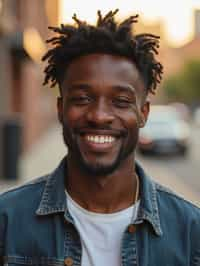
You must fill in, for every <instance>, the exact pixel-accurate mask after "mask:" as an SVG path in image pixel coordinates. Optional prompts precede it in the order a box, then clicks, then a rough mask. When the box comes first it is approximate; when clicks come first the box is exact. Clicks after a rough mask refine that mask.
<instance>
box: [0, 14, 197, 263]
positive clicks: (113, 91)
mask: <svg viewBox="0 0 200 266" xmlns="http://www.w3.org/2000/svg"><path fill="white" fill-rule="evenodd" d="M116 12H117V10H116V11H114V12H109V13H108V14H107V15H106V16H104V17H102V15H101V13H100V12H98V21H97V25H96V26H91V25H88V24H87V23H86V22H81V21H80V20H78V19H77V17H76V16H74V20H75V21H76V23H77V26H70V25H61V27H60V28H56V27H55V28H53V27H52V28H51V29H52V30H53V31H54V32H56V33H57V35H56V36H55V37H54V38H52V39H51V40H49V41H48V42H50V43H51V44H52V45H53V48H52V49H51V50H49V51H48V52H47V54H46V55H45V56H44V57H43V60H47V61H48V65H47V67H46V69H45V74H46V76H45V81H44V83H45V84H46V83H48V82H51V86H54V85H56V84H58V85H59V88H60V97H59V98H58V101H57V108H58V117H59V120H60V122H61V124H62V128H63V138H64V142H65V144H66V145H67V147H68V155H67V156H66V157H65V158H64V159H63V161H62V162H61V164H60V165H59V166H58V168H57V169H56V170H55V171H54V172H53V173H51V174H49V175H47V176H44V177H41V178H39V179H36V180H35V181H34V182H32V183H29V184H25V185H23V186H22V187H20V188H17V189H14V190H12V191H9V192H7V193H4V194H3V195H1V197H0V256H1V260H2V262H1V263H2V265H63V264H65V265H68V266H70V265H74V266H75V265H76V266H78V265H82V266H91V265H95V266H100V265H101V266H102V265H109V266H110V265H113V266H120V265H123V266H130V265H142V266H145V265H151V266H161V265H162V266H164V265H166V266H167V265H169V266H172V265H173V266H179V265H181V266H186V265H187V266H189V265H200V211H199V209H198V208H197V207H195V206H193V205H192V204H190V203H188V202H186V201H185V200H183V199H181V198H179V197H178V196H176V195H175V194H173V193H171V192H170V191H169V190H167V189H165V188H163V187H162V186H160V185H158V184H156V183H155V182H154V181H152V180H151V179H150V178H149V177H148V176H147V175H146V174H145V172H144V171H143V169H142V168H141V166H139V165H138V163H136V162H135V149H136V144H137V140H138V134H139V129H140V128H141V127H143V126H144V125H145V122H146V120H147V117H148V113H149V101H148V95H149V94H150V93H154V92H155V89H156V86H157V84H158V83H159V82H160V80H161V75H162V66H161V64H160V63H159V62H157V61H156V58H155V54H157V48H158V37H156V36H154V35H151V34H142V35H134V34H132V31H131V26H132V24H133V23H135V22H136V21H137V16H132V17H130V18H128V19H127V20H125V21H124V22H122V23H121V24H117V23H116V22H115V20H114V16H115V14H116ZM47 149H48V147H47Z"/></svg>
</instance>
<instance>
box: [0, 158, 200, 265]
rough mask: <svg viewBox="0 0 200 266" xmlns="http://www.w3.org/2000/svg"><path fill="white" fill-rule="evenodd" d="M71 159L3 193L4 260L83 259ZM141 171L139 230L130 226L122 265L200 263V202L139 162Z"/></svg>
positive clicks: (0, 253)
mask: <svg viewBox="0 0 200 266" xmlns="http://www.w3.org/2000/svg"><path fill="white" fill-rule="evenodd" d="M65 162H66V159H65V158H64V159H63V160H62V162H61V163H60V165H59V166H58V168H57V169H56V170H55V171H54V172H53V173H51V174H49V175H47V176H44V177H41V178H38V179H36V180H35V181H33V182H30V183H28V184H25V185H23V186H21V187H19V188H15V189H13V190H10V191H8V192H5V193H3V194H2V195H1V196H0V257H1V260H0V261H1V262H0V265H12V266H14V265H46V266H48V265H51V266H53V265H57V266H59V265H68V266H72V265H73V266H80V265H81V241H80V237H79V234H78V232H77V230H76V227H75V225H74V222H73V219H72V217H71V215H70V213H69V211H68V209H67V204H66V195H65V190H64V188H65V186H64V176H65V170H66V163H65ZM136 171H137V173H138V176H139V178H140V184H141V185H140V207H139V211H138V216H137V219H136V220H135V221H132V224H134V226H135V227H132V228H135V230H130V226H129V227H127V229H126V230H125V232H124V236H123V239H122V249H121V263H122V266H134V265H135V266H136V265H140V266H147V265H148V266H197V265H200V210H199V208H197V207H196V206H194V205H192V204H191V203H189V202H187V201H185V200H184V199H182V198H180V197H179V196H177V195H176V194H174V193H173V192H171V191H170V190H169V189H166V188H164V187H163V186H161V185H159V184H157V183H155V182H154V181H153V180H152V179H151V178H150V177H148V176H147V175H146V174H145V172H144V170H143V169H142V168H141V166H139V164H138V163H137V164H136ZM112 266H114V265H112Z"/></svg>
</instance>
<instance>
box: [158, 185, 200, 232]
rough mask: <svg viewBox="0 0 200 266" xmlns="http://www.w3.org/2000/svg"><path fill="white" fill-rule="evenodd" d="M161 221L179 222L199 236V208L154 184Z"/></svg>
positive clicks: (167, 189)
mask: <svg viewBox="0 0 200 266" xmlns="http://www.w3.org/2000/svg"><path fill="white" fill-rule="evenodd" d="M154 184H155V188H156V192H157V193H156V194H157V202H158V209H159V212H160V217H161V219H164V220H166V221H167V220H168V221H169V220H171V221H174V222H178V221H179V222H180V221H181V223H182V225H183V226H185V227H191V229H194V230H198V233H199V234H200V208H199V207H198V206H196V205H195V204H193V203H191V202H189V201H188V200H186V199H184V198H183V197H181V196H180V195H177V194H176V193H175V192H173V191H172V190H171V189H169V188H167V187H165V186H162V185H160V184H158V183H156V182H154Z"/></svg>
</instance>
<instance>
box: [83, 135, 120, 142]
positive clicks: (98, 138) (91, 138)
mask: <svg viewBox="0 0 200 266" xmlns="http://www.w3.org/2000/svg"><path fill="white" fill-rule="evenodd" d="M86 138H87V140H88V141H90V142H94V143H100V144H101V143H112V142H113V141H114V140H115V138H114V137H112V136H102V135H101V136H91V135H87V137H86Z"/></svg>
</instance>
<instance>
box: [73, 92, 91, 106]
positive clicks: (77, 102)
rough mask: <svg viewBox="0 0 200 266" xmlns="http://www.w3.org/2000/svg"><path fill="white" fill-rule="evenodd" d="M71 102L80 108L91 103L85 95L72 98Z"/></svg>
mask: <svg viewBox="0 0 200 266" xmlns="http://www.w3.org/2000/svg"><path fill="white" fill-rule="evenodd" d="M71 101H72V102H73V104H75V105H78V106H81V105H87V104H89V103H90V102H91V98H90V97H88V96H86V95H80V96H72V97H71Z"/></svg>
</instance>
